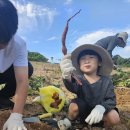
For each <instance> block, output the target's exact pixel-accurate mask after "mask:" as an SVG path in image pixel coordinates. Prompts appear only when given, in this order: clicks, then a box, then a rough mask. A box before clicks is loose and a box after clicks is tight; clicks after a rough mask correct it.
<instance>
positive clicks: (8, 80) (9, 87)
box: [0, 62, 33, 98]
mask: <svg viewBox="0 0 130 130" xmlns="http://www.w3.org/2000/svg"><path fill="white" fill-rule="evenodd" d="M32 74H33V66H32V65H31V63H30V62H28V77H30V76H31V75H32ZM0 84H5V87H4V88H3V89H2V90H1V91H0V97H3V98H10V97H13V96H14V94H15V90H16V79H15V74H14V67H13V65H12V66H11V67H10V68H9V69H8V70H6V71H5V72H4V73H0Z"/></svg>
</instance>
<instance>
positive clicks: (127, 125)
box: [0, 62, 130, 130]
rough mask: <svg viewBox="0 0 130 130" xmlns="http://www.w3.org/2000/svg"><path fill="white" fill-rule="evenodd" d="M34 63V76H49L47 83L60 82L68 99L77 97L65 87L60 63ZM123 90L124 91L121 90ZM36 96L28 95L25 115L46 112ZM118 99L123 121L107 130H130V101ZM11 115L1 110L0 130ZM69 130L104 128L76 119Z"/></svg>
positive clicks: (39, 127)
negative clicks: (35, 100) (33, 100)
mask: <svg viewBox="0 0 130 130" xmlns="http://www.w3.org/2000/svg"><path fill="white" fill-rule="evenodd" d="M32 63H33V65H34V76H45V77H47V80H48V81H47V83H50V84H51V83H53V84H54V83H55V84H59V85H60V86H61V89H62V90H63V91H64V93H65V95H66V99H68V101H69V100H70V99H72V98H74V97H75V95H74V94H72V93H70V92H69V91H67V90H66V89H65V87H64V85H63V83H62V80H61V72H60V70H59V65H56V64H48V63H45V64H44V63H37V62H32ZM50 84H48V85H50ZM121 92H123V91H122V90H121ZM118 93H119V92H118ZM119 95H121V94H119ZM35 96H36V95H33V96H28V99H27V103H26V105H25V109H24V117H31V116H37V115H40V114H43V113H46V111H45V110H44V109H43V107H42V106H41V105H39V104H38V103H32V99H33V98H34V97H35ZM122 96H123V95H122ZM127 97H128V96H127ZM118 100H119V101H118V102H119V103H118V104H119V106H120V107H119V111H120V117H121V123H120V124H119V125H117V126H114V127H112V128H107V129H106V130H130V109H129V108H130V107H128V106H130V103H129V102H125V101H124V99H121V98H119V99H118ZM128 100H130V99H128ZM124 102H125V103H126V104H125V106H126V107H125V108H128V109H122V108H123V107H122V106H123V104H124ZM122 103H123V104H122ZM67 109H68V106H67V105H65V106H64V108H63V109H62V111H61V112H60V113H57V114H55V115H53V117H51V118H48V119H50V120H51V119H53V118H55V119H57V120H59V119H62V118H63V117H64V116H66V115H67ZM9 115H10V110H3V111H0V130H2V127H3V124H4V123H5V121H6V120H7V119H8V117H9ZM25 126H26V127H27V129H28V130H58V129H57V128H54V127H52V126H51V125H48V124H47V123H45V122H44V121H41V122H40V123H25ZM69 130H102V128H97V127H95V128H91V127H90V126H87V125H86V124H85V125H83V124H80V123H79V122H78V121H75V122H73V124H72V127H71V128H70V129H69Z"/></svg>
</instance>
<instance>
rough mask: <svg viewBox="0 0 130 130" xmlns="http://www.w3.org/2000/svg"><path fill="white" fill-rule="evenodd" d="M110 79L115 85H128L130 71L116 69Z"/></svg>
mask: <svg viewBox="0 0 130 130" xmlns="http://www.w3.org/2000/svg"><path fill="white" fill-rule="evenodd" d="M112 81H113V84H114V85H115V86H116V87H130V72H125V71H123V70H122V69H118V70H117V73H116V74H114V75H112Z"/></svg>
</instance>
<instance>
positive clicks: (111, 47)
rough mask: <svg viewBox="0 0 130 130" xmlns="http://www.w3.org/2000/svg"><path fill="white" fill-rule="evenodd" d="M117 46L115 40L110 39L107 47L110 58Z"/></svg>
mask: <svg viewBox="0 0 130 130" xmlns="http://www.w3.org/2000/svg"><path fill="white" fill-rule="evenodd" d="M116 46H117V43H116V42H115V39H114V38H113V39H111V40H110V42H109V43H108V46H107V51H108V52H109V54H110V56H111V57H112V51H113V49H114V48H115V47H116Z"/></svg>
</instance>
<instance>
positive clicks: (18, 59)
mask: <svg viewBox="0 0 130 130" xmlns="http://www.w3.org/2000/svg"><path fill="white" fill-rule="evenodd" d="M27 57H28V53H27V48H26V43H25V41H24V40H23V39H22V38H21V37H19V36H18V35H15V36H14V37H13V38H12V39H11V40H10V42H9V44H8V45H7V47H6V48H4V49H1V50H0V73H3V72H5V71H6V70H7V69H8V68H9V67H10V66H11V65H12V64H13V65H14V66H28V58H27Z"/></svg>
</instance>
